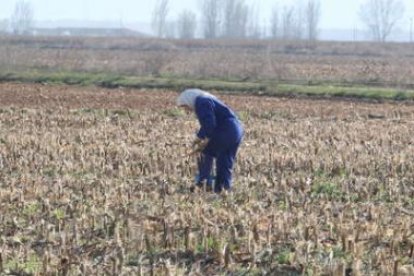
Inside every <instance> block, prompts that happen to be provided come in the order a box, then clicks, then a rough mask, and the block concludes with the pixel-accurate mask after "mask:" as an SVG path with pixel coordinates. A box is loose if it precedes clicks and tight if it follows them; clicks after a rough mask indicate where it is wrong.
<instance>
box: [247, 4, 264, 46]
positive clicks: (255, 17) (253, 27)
mask: <svg viewBox="0 0 414 276" xmlns="http://www.w3.org/2000/svg"><path fill="white" fill-rule="evenodd" d="M249 9H250V14H249V16H248V22H249V25H248V33H249V34H248V35H249V37H251V38H256V39H258V38H260V37H261V35H262V30H261V28H260V22H259V18H260V16H259V14H260V12H259V9H257V8H255V7H251V8H249Z"/></svg>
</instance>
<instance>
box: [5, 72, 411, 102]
mask: <svg viewBox="0 0 414 276" xmlns="http://www.w3.org/2000/svg"><path fill="white" fill-rule="evenodd" d="M0 81H3V82H6V81H18V82H29V83H56V84H69V85H96V86H100V87H107V88H116V87H129V88H154V89H172V90H177V91H179V90H182V89H184V88H190V87H197V88H201V89H206V90H215V91H221V92H227V93H246V94H250V95H266V96H290V97H292V96H293V97H297V96H299V97H300V96H306V97H318V98H330V97H335V98H336V97H339V98H341V97H346V98H358V99H372V100H374V99H375V100H382V99H383V100H400V101H401V100H413V99H414V90H403V89H397V88H382V87H369V86H351V87H350V86H341V85H332V84H323V83H322V84H317V85H305V84H304V85H298V84H285V83H283V84H282V83H278V82H273V81H257V82H246V81H236V80H233V81H226V80H214V79H211V80H202V79H187V78H182V77H141V76H136V77H135V76H122V75H115V74H110V73H91V72H66V71H58V72H50V71H40V70H30V71H21V72H20V71H19V72H1V71H0Z"/></svg>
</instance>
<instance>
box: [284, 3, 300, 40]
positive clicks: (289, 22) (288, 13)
mask: <svg viewBox="0 0 414 276" xmlns="http://www.w3.org/2000/svg"><path fill="white" fill-rule="evenodd" d="M282 36H283V39H298V38H300V37H301V36H302V30H301V28H300V18H299V16H298V12H297V10H296V8H295V7H294V6H285V7H284V9H283V12H282Z"/></svg>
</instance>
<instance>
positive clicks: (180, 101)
mask: <svg viewBox="0 0 414 276" xmlns="http://www.w3.org/2000/svg"><path fill="white" fill-rule="evenodd" d="M199 96H202V97H211V98H216V97H215V96H213V95H211V94H210V93H208V92H206V91H203V90H201V89H186V90H184V91H183V92H182V93H181V94H180V96H179V97H178V98H177V105H178V106H182V105H186V106H188V107H190V108H191V109H194V108H195V101H196V99H197V97H199Z"/></svg>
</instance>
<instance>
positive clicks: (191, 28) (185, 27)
mask: <svg viewBox="0 0 414 276" xmlns="http://www.w3.org/2000/svg"><path fill="white" fill-rule="evenodd" d="M196 27H197V18H196V15H195V14H194V13H193V12H192V11H188V10H185V11H183V12H182V13H181V14H180V15H179V17H178V36H179V37H180V38H182V39H192V38H194V37H195V31H196Z"/></svg>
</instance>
